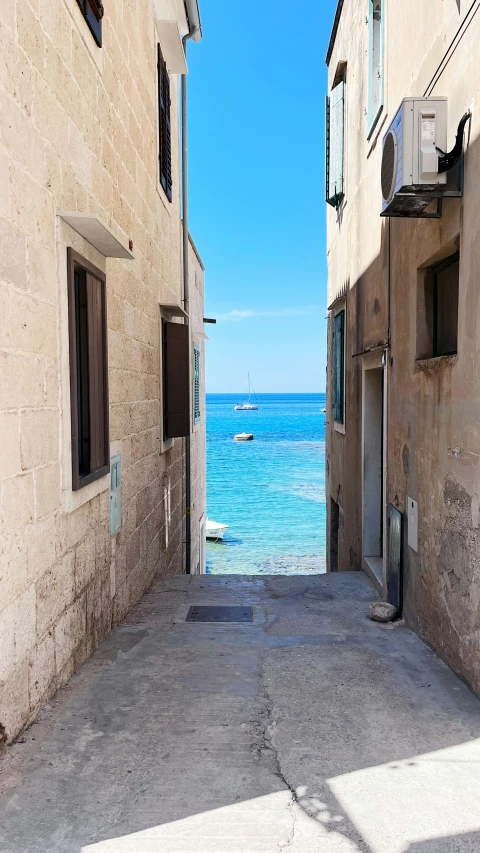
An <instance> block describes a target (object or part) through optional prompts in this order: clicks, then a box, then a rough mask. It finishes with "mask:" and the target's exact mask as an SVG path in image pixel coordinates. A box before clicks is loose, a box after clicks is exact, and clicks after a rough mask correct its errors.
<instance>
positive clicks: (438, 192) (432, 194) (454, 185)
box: [380, 154, 464, 219]
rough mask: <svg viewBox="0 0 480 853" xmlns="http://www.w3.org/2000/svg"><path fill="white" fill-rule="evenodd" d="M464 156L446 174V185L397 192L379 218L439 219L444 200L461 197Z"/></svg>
mask: <svg viewBox="0 0 480 853" xmlns="http://www.w3.org/2000/svg"><path fill="white" fill-rule="evenodd" d="M463 160H464V155H463V154H462V156H461V157H460V159H459V161H458V163H457V164H456V165H455V166H454V167H453V168H452V169H450V170H449V171H448V172H447V183H446V184H443V185H442V184H438V185H435V186H425V185H423V186H411V187H409V188H408V192H405V193H402V192H401V191H400V192H397V193H396V195H395V198H394V199H393V200H392V201H391V202H390V204H389V206H388V208H387V209H386V210H384V211H383V212H382V213H381V214H380V216H383V217H384V218H389V217H398V218H402V219H440V217H441V215H442V202H443V200H444V199H445V198H462V197H463V177H464V162H463Z"/></svg>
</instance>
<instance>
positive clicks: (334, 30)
mask: <svg viewBox="0 0 480 853" xmlns="http://www.w3.org/2000/svg"><path fill="white" fill-rule="evenodd" d="M343 3H344V0H338V4H337V11H336V12H335V18H334V19H333V27H332V32H331V34H330V41H329V42H328V50H327V55H326V57H325V65H327V66H328V65H329V64H330V59H331V58H332V51H333V48H334V45H335V39H336V37H337V30H338V25H339V23H340V16H341V14H342V9H343Z"/></svg>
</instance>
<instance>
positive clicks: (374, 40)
mask: <svg viewBox="0 0 480 853" xmlns="http://www.w3.org/2000/svg"><path fill="white" fill-rule="evenodd" d="M383 18H384V0H368V138H370V136H371V135H372V133H373V130H374V128H375V125H376V123H377V121H378V117H379V115H380V113H381V112H382V109H383V54H384V46H383V28H384V27H383Z"/></svg>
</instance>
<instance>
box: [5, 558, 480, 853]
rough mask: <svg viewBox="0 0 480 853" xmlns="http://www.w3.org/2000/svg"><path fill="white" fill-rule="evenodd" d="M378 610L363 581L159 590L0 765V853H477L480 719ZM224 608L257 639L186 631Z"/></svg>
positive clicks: (198, 583) (474, 705)
mask: <svg viewBox="0 0 480 853" xmlns="http://www.w3.org/2000/svg"><path fill="white" fill-rule="evenodd" d="M375 597H376V595H375V593H374V591H373V589H372V587H371V586H370V583H369V581H368V580H367V578H366V577H365V576H364V575H363V574H357V573H345V574H338V575H328V576H326V575H317V576H311V577H308V576H301V577H278V576H275V577H274V576H271V577H267V576H262V577H253V578H248V577H245V576H240V577H232V576H229V577H227V576H224V577H213V576H207V577H190V578H188V577H176V578H172V579H170V580H164V579H159V580H158V581H156V583H155V584H154V586H153V588H152V589H151V590H150V592H149V593H147V595H146V596H145V597H144V598H143V600H142V601H141V602H140V604H139V605H138V606H137V607H136V608H135V609H134V610H133V611H132V613H131V614H130V616H129V617H128V618H127V620H126V621H125V622H124V623H123V624H122V625H121V626H119V627H118V628H117V629H116V630H115V631H114V632H113V634H112V635H111V636H110V637H109V639H108V640H107V641H106V642H105V643H104V644H103V645H102V646H101V648H100V649H99V650H98V651H97V653H96V654H95V655H94V656H93V658H91V659H90V660H89V661H88V662H87V663H86V664H85V665H84V666H83V667H82V668H81V670H80V671H79V672H78V673H77V675H76V676H75V677H74V678H73V679H72V680H71V681H70V682H69V684H68V685H67V687H66V688H64V689H63V690H62V691H61V692H60V693H59V694H58V695H57V697H56V699H55V700H54V701H53V702H52V703H51V705H50V706H48V707H47V708H46V709H45V710H44V711H43V712H42V713H41V715H40V718H39V719H38V721H37V722H36V723H35V724H34V725H32V726H31V727H30V729H28V731H26V732H25V734H24V736H23V737H22V738H21V739H20V742H18V743H16V744H14V745H13V746H11V747H10V748H8V749H7V750H5V751H4V752H3V753H2V754H1V757H0V851H2V853H46V851H48V853H173V851H175V853H207V851H208V853H257V851H258V853H279V851H287V853H352V852H353V851H365V853H367V851H368V853H450V851H452V852H453V851H461V853H467V851H468V853H470V851H480V702H479V701H478V700H477V699H476V698H475V697H474V696H473V695H472V694H471V693H470V691H469V690H468V688H467V687H466V686H465V685H464V684H463V683H461V682H460V681H459V680H458V679H457V678H456V677H455V676H454V675H453V673H452V672H451V671H450V670H449V669H448V668H447V667H446V666H445V665H444V664H443V663H442V662H441V661H440V660H439V659H438V658H437V657H436V656H435V655H434V654H433V652H432V651H430V649H428V648H427V647H426V646H425V645H424V644H423V643H422V642H421V641H420V640H419V639H418V638H417V637H416V636H415V635H414V634H412V633H411V632H410V631H409V630H408V629H406V628H405V627H392V626H383V625H379V624H378V623H372V622H370V620H369V619H368V615H367V614H368V604H369V602H370V601H372V600H374V599H375ZM219 603H221V604H241V605H245V604H251V605H252V606H253V608H254V621H253V623H252V624H250V625H249V624H240V625H235V624H229V625H211V624H196V623H185V621H184V620H185V615H186V613H187V610H188V606H189V605H191V604H219Z"/></svg>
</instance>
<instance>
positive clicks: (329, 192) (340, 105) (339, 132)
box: [325, 80, 345, 207]
mask: <svg viewBox="0 0 480 853" xmlns="http://www.w3.org/2000/svg"><path fill="white" fill-rule="evenodd" d="M325 147H326V200H327V202H328V204H331V205H332V206H333V207H339V205H340V203H341V201H342V199H343V197H344V163H345V83H344V81H343V80H342V81H341V82H340V83H339V84H338V86H335V88H334V89H332V91H331V92H330V96H329V97H328V98H327V116H326V146H325Z"/></svg>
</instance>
